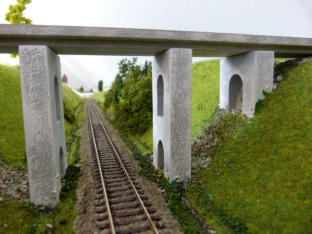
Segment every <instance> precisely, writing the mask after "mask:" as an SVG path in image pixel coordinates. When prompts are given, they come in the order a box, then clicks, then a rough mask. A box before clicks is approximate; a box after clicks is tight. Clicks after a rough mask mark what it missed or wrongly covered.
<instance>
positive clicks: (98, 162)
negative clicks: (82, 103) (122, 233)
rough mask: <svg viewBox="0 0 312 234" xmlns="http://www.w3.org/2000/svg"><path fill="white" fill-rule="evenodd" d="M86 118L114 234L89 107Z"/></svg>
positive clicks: (114, 233) (113, 233) (113, 229)
mask: <svg viewBox="0 0 312 234" xmlns="http://www.w3.org/2000/svg"><path fill="white" fill-rule="evenodd" d="M88 116H89V123H90V128H91V135H92V141H93V145H94V151H95V155H96V160H97V164H98V169H99V173H100V177H101V183H102V187H103V195H104V198H105V203H106V208H107V213H108V218H109V222H110V226H111V230H112V234H116V231H115V225H114V221H113V217H112V213H111V210H110V205H109V202H108V195H107V191H106V187H105V181H104V177H103V172H102V168H101V163H100V157H99V154H98V147H97V144H96V141H95V135H94V130H93V126H92V120H91V115H90V107H88Z"/></svg>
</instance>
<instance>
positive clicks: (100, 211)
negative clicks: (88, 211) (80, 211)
mask: <svg viewBox="0 0 312 234" xmlns="http://www.w3.org/2000/svg"><path fill="white" fill-rule="evenodd" d="M95 212H96V213H98V214H99V213H104V212H106V208H105V207H104V206H99V207H96V208H95Z"/></svg>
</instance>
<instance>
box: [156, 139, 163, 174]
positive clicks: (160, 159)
mask: <svg viewBox="0 0 312 234" xmlns="http://www.w3.org/2000/svg"><path fill="white" fill-rule="evenodd" d="M157 165H158V168H159V169H164V147H163V144H162V142H161V141H159V142H158V160H157Z"/></svg>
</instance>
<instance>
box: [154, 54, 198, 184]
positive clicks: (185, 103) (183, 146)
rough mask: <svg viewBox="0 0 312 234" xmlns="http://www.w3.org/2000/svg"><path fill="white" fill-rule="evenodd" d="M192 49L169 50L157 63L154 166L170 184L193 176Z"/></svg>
mask: <svg viewBox="0 0 312 234" xmlns="http://www.w3.org/2000/svg"><path fill="white" fill-rule="evenodd" d="M191 118H192V50H191V49H177V48H172V49H169V50H167V51H165V52H163V53H161V54H159V55H157V56H155V58H154V63H153V154H154V165H155V167H156V168H158V169H163V170H164V174H165V176H166V177H167V178H168V179H169V181H173V180H176V179H177V180H185V179H188V178H190V177H191Z"/></svg>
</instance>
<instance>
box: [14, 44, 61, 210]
mask: <svg viewBox="0 0 312 234" xmlns="http://www.w3.org/2000/svg"><path fill="white" fill-rule="evenodd" d="M19 54H20V71H21V84H22V97H23V115H24V129H25V139H26V153H27V166H28V179H29V188H30V201H31V202H33V203H35V204H37V205H43V206H48V207H54V206H55V205H56V204H57V202H58V201H59V194H60V191H61V177H62V176H64V174H65V170H66V167H67V157H66V145H65V132H64V112H63V99H62V82H61V70H60V60H59V57H58V56H57V55H56V54H55V53H54V52H52V51H51V50H50V49H49V48H48V47H46V46H20V48H19Z"/></svg>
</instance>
